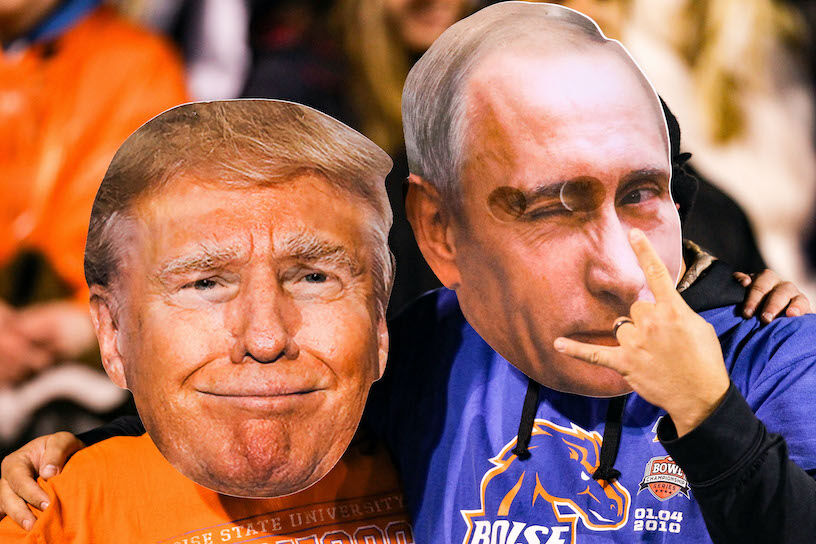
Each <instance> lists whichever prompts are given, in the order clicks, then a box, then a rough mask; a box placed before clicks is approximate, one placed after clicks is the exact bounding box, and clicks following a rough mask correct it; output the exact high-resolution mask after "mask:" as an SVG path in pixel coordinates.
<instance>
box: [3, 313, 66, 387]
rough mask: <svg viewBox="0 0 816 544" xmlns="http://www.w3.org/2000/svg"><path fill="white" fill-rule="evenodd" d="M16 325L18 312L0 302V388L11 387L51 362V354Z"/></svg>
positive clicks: (17, 323)
mask: <svg viewBox="0 0 816 544" xmlns="http://www.w3.org/2000/svg"><path fill="white" fill-rule="evenodd" d="M18 325H19V311H18V310H16V309H14V308H12V307H11V306H9V305H7V304H5V303H4V302H2V301H0V386H3V385H13V384H15V383H17V382H19V381H21V380H22V379H24V378H25V377H27V376H28V375H29V374H32V373H34V372H37V371H38V370H40V369H42V368H45V367H46V366H48V365H49V364H51V362H53V356H52V355H51V353H50V352H49V351H48V350H47V349H45V348H44V347H42V346H39V345H37V344H36V343H35V342H33V341H32V340H31V339H30V338H29V337H28V336H27V335H26V334H25V333H24V332H23V331H21V330H20V328H19V327H18Z"/></svg>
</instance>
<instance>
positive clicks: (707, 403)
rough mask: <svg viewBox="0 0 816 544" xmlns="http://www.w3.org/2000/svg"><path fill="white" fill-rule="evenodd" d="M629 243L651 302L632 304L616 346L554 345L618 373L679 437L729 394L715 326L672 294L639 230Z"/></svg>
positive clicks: (563, 340)
mask: <svg viewBox="0 0 816 544" xmlns="http://www.w3.org/2000/svg"><path fill="white" fill-rule="evenodd" d="M629 243H630V244H631V245H632V249H633V250H634V251H635V255H637V259H638V263H639V264H640V268H641V269H642V270H643V272H644V274H645V276H646V283H647V284H648V286H649V289H650V290H651V291H652V294H653V295H654V299H655V302H654V303H651V302H646V301H637V302H635V303H634V304H632V307H631V308H630V316H631V322H629V323H624V324H623V325H621V326H620V327H619V328H618V331H617V339H618V343H619V344H620V345H619V346H615V347H610V346H598V345H594V344H584V343H582V342H576V341H574V340H570V339H568V338H556V340H555V343H554V347H555V349H556V350H558V351H560V352H563V353H566V354H567V355H570V356H572V357H575V358H577V359H581V360H582V361H587V362H589V363H593V364H597V365H601V366H605V367H608V368H611V369H612V370H615V371H616V372H618V373H620V375H621V376H623V378H624V379H625V380H626V382H627V383H628V384H629V385H630V386H631V387H632V389H634V390H635V391H636V392H637V393H638V394H639V395H640V396H641V397H643V398H644V399H646V400H647V401H648V402H650V403H652V404H654V405H656V406H660V407H661V408H663V409H664V410H666V412H668V414H669V416H671V418H672V421H673V422H674V425H675V427H676V428H677V434H678V436H682V435H684V434H686V433H687V432H689V431H690V430H692V429H694V428H695V427H696V426H697V425H699V424H700V423H701V422H702V421H703V420H704V419H705V418H706V417H708V416H709V415H710V414H711V412H713V411H714V409H715V408H716V407H717V406H718V405H719V403H720V402H721V401H722V399H723V398H724V396H725V393H726V391H727V390H728V386H729V382H730V379H729V377H728V373H727V372H726V370H725V364H724V362H723V357H722V348H721V347H720V342H719V340H718V339H717V335H716V333H715V332H714V327H712V326H711V325H710V324H709V323H707V322H706V321H705V320H704V319H703V318H702V317H700V316H699V315H697V314H696V313H695V312H694V310H692V309H691V308H689V307H688V305H687V304H686V303H685V301H684V300H683V299H682V297H681V296H680V294H679V293H678V292H677V291H676V290H675V285H674V282H673V281H672V279H671V277H670V276H669V272H668V270H666V266H665V265H664V264H663V261H661V260H660V257H659V256H658V255H657V253H656V252H655V250H654V248H652V245H651V244H650V243H649V241H648V240H647V239H646V236H645V235H644V234H643V232H641V231H640V230H637V229H633V230H632V231H630V233H629ZM618 319H620V318H618ZM616 321H617V320H616Z"/></svg>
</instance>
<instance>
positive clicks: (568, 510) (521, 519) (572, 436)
mask: <svg viewBox="0 0 816 544" xmlns="http://www.w3.org/2000/svg"><path fill="white" fill-rule="evenodd" d="M516 440H517V439H516V438H514V439H513V440H511V441H510V442H508V443H507V445H505V446H504V448H502V450H501V452H500V453H499V454H498V455H496V456H495V457H494V458H492V459H490V462H491V463H493V465H495V466H494V467H493V468H491V469H490V470H488V471H487V472H486V473H485V475H484V477H483V478H482V482H481V486H480V494H481V508H479V509H478V510H462V511H461V512H462V516H463V517H464V520H465V523H467V527H468V528H467V533H466V535H465V538H464V540H463V544H545V543H553V544H554V543H559V542H564V543H566V542H570V543H574V542H575V534H576V531H575V530H576V527H577V525H578V523H581V524H582V526H583V527H585V528H586V529H589V530H591V531H614V530H617V529H620V528H621V527H623V526H624V525H626V522H627V520H628V518H629V504H630V501H631V497H630V495H629V492H628V491H627V490H626V488H624V487H623V486H622V485H620V484H619V483H618V482H617V481H614V482H606V481H604V480H593V479H592V473H593V472H594V471H595V469H596V468H598V465H599V463H600V459H599V455H600V451H601V442H602V439H601V435H600V434H598V433H597V432H594V431H593V432H591V433H590V432H587V431H585V430H584V429H582V428H581V427H578V426H577V425H575V424H571V427H569V428H567V427H562V426H561V425H556V424H555V423H552V422H550V421H547V420H544V419H537V420H535V425H534V427H533V433H532V438H531V440H530V446H529V450H530V453H531V454H532V457H531V458H530V459H528V460H526V461H520V460H519V459H518V457H517V456H516V455H515V454H514V453H512V450H513V448H514V447H515V446H516Z"/></svg>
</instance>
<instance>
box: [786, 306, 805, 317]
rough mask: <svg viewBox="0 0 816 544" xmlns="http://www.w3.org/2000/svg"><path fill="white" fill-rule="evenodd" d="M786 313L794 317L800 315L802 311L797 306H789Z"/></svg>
mask: <svg viewBox="0 0 816 544" xmlns="http://www.w3.org/2000/svg"><path fill="white" fill-rule="evenodd" d="M788 315H789V316H791V317H796V316H797V315H802V311H801V310H800V309H799V308H790V309H789V310H788Z"/></svg>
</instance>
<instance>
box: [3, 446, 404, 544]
mask: <svg viewBox="0 0 816 544" xmlns="http://www.w3.org/2000/svg"><path fill="white" fill-rule="evenodd" d="M40 485H42V486H43V487H44V488H45V489H46V491H47V493H48V495H49V498H50V505H49V507H48V508H47V509H46V510H45V511H43V512H42V513H40V512H38V511H36V510H35V511H34V513H35V515H38V519H37V522H36V523H35V524H34V526H33V527H32V529H31V531H30V532H29V533H26V532H25V531H24V530H23V529H21V528H20V527H19V526H17V524H16V523H14V521H12V520H11V519H10V518H8V517H6V518H4V519H3V520H2V521H0V542H2V543H3V544H12V543H22V542H26V543H36V544H62V543H69V542H70V543H86V542H87V543H97V542H98V543H107V542H116V543H117V544H126V543H131V542H133V543H135V542H139V543H151V544H224V543H230V544H236V543H243V542H252V543H253V544H284V543H287V544H413V542H414V539H413V534H412V531H411V525H410V523H409V521H408V514H407V512H406V509H405V506H404V505H403V499H402V492H401V491H400V487H399V483H398V479H397V475H396V472H395V470H394V468H393V466H392V464H391V461H390V458H389V457H388V455H387V454H386V453H385V450H384V449H383V448H377V450H376V451H375V452H374V453H371V454H369V453H363V452H361V451H360V450H359V448H357V447H356V446H351V447H350V448H349V450H348V451H347V452H346V454H345V456H344V457H343V458H342V459H341V460H340V462H339V463H337V465H336V466H335V467H334V469H332V471H331V472H329V474H327V475H326V476H325V477H324V478H323V479H322V480H320V481H319V482H318V483H316V484H314V485H313V486H311V487H309V488H307V489H305V490H304V491H301V492H299V493H295V494H293V495H288V496H285V497H279V498H275V499H240V498H236V497H227V496H224V495H219V494H218V493H215V492H214V491H210V490H209V489H206V488H204V487H202V486H200V485H197V484H196V483H195V482H193V481H192V480H188V479H187V478H186V477H184V476H182V475H181V473H179V472H178V471H177V470H176V469H175V468H173V466H172V465H170V463H168V462H167V461H166V460H165V458H164V457H163V456H162V455H161V453H160V452H159V450H158V449H156V446H155V445H154V444H153V442H152V441H151V440H150V438H149V437H148V435H147V434H143V435H142V436H139V437H130V436H117V437H114V438H109V439H107V440H104V441H102V442H99V443H98V444H94V445H93V446H90V447H88V448H85V449H84V450H81V451H80V452H78V453H77V454H76V455H74V457H72V458H71V461H70V462H69V463H68V464H67V465H66V467H65V470H64V471H63V472H62V473H61V474H59V475H57V476H55V477H53V478H51V479H50V480H48V481H47V482H44V481H42V480H41V481H40Z"/></svg>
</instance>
